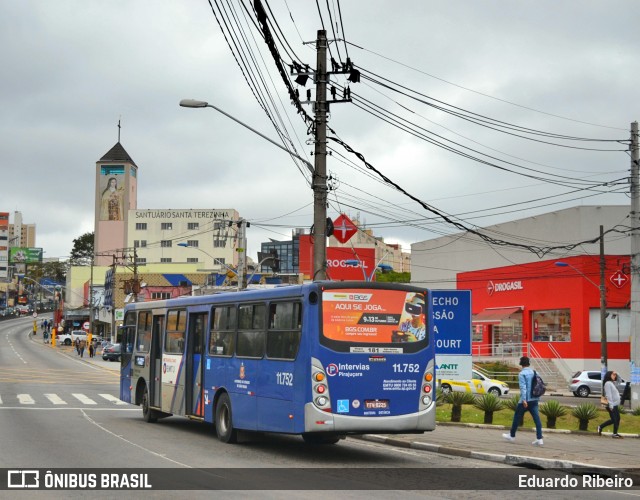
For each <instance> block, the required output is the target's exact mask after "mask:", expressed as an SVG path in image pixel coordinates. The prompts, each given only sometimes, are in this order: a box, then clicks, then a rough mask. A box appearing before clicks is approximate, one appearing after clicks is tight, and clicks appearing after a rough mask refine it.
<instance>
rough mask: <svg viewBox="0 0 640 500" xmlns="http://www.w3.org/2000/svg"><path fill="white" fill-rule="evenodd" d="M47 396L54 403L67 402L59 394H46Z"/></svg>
mask: <svg viewBox="0 0 640 500" xmlns="http://www.w3.org/2000/svg"><path fill="white" fill-rule="evenodd" d="M45 397H46V398H47V399H48V400H49V401H51V402H52V403H53V404H54V405H66V404H67V402H66V401H63V400H62V398H61V397H60V396H58V395H57V394H45Z"/></svg>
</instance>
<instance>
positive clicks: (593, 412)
mask: <svg viewBox="0 0 640 500" xmlns="http://www.w3.org/2000/svg"><path fill="white" fill-rule="evenodd" d="M571 415H573V416H574V417H576V418H577V419H578V420H579V426H578V429H580V430H581V431H586V430H589V421H590V420H593V419H594V418H596V417H597V416H598V408H597V407H596V406H595V405H594V404H592V403H582V404H580V405H578V406H576V407H575V408H574V409H573V410H571Z"/></svg>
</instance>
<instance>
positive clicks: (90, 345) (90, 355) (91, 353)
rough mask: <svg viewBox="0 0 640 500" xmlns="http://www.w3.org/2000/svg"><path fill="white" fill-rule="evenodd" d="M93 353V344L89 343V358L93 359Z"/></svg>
mask: <svg viewBox="0 0 640 500" xmlns="http://www.w3.org/2000/svg"><path fill="white" fill-rule="evenodd" d="M95 352H96V351H95V347H94V342H91V343H89V357H90V358H93V356H94V355H95Z"/></svg>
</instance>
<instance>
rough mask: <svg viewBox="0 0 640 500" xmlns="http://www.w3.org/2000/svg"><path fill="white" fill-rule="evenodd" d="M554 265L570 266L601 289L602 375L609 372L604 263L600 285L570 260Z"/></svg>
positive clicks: (601, 263)
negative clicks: (569, 261) (570, 262)
mask: <svg viewBox="0 0 640 500" xmlns="http://www.w3.org/2000/svg"><path fill="white" fill-rule="evenodd" d="M554 265H556V266H558V267H570V268H571V269H573V270H574V271H576V272H577V273H578V274H580V275H581V276H582V277H583V278H584V279H586V280H587V281H588V282H589V283H591V284H592V285H593V286H595V287H596V288H598V289H599V290H600V364H601V370H602V377H603V378H604V374H605V373H606V372H607V361H608V360H607V289H606V287H605V282H604V263H603V261H601V262H600V266H601V268H600V285H598V284H597V283H596V282H595V281H593V280H592V279H591V278H589V277H588V276H587V275H586V274H584V273H583V272H582V271H580V269H578V268H577V267H575V266H572V265H571V264H569V263H568V262H561V261H558V262H554Z"/></svg>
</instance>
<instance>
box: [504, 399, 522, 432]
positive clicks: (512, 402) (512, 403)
mask: <svg viewBox="0 0 640 500" xmlns="http://www.w3.org/2000/svg"><path fill="white" fill-rule="evenodd" d="M519 401H520V396H519V395H518V394H514V395H513V396H511V397H510V398H509V399H507V400H506V401H504V402H503V404H504V406H506V407H507V408H509V409H510V410H511V411H513V412H515V411H516V408H517V407H518V402H519ZM523 425H524V413H523V414H522V415H521V416H520V421H519V422H518V427H522V426H523Z"/></svg>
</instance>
